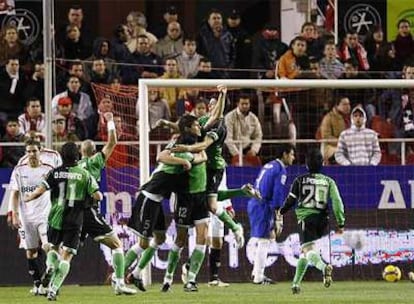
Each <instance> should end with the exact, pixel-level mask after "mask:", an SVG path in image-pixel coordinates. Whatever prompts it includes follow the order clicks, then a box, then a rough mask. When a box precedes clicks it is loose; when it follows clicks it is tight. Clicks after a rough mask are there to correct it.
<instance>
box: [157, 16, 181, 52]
mask: <svg viewBox="0 0 414 304" xmlns="http://www.w3.org/2000/svg"><path fill="white" fill-rule="evenodd" d="M182 51H183V37H182V30H181V25H180V24H179V23H178V22H176V21H172V22H170V23H168V26H167V35H165V37H163V38H162V39H160V40H158V42H157V43H156V44H155V53H156V54H157V55H158V56H160V57H161V58H162V59H165V58H168V57H177V56H178V55H179V54H181V52H182Z"/></svg>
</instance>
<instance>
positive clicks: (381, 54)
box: [372, 43, 401, 79]
mask: <svg viewBox="0 0 414 304" xmlns="http://www.w3.org/2000/svg"><path fill="white" fill-rule="evenodd" d="M372 70H374V71H378V73H377V78H385V79H398V78H400V77H401V72H399V70H400V69H399V66H398V63H397V60H396V57H395V47H394V44H392V43H385V44H382V45H381V46H380V48H379V50H378V54H377V57H376V64H375V65H374V66H373V67H372Z"/></svg>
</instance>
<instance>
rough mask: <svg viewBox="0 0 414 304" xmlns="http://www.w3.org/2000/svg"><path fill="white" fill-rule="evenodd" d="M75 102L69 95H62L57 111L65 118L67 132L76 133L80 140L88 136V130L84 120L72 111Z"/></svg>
mask: <svg viewBox="0 0 414 304" xmlns="http://www.w3.org/2000/svg"><path fill="white" fill-rule="evenodd" d="M72 109H73V102H72V100H71V99H70V98H69V97H61V98H59V100H58V102H57V113H56V114H55V115H60V116H61V117H64V118H65V133H64V134H75V135H76V136H77V137H78V138H79V139H80V140H84V139H85V138H86V137H87V134H88V133H87V130H86V128H85V124H84V122H82V121H81V120H80V119H79V118H78V117H77V115H76V114H75V113H74V112H73V111H72Z"/></svg>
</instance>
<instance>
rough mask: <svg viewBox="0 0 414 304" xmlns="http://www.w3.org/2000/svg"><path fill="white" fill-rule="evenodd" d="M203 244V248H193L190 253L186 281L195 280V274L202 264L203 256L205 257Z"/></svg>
mask: <svg viewBox="0 0 414 304" xmlns="http://www.w3.org/2000/svg"><path fill="white" fill-rule="evenodd" d="M205 251H206V250H205V246H204V250H200V248H197V247H196V248H195V249H194V250H193V253H192V254H191V258H190V270H189V271H188V281H189V282H195V279H196V276H197V274H198V272H199V271H200V268H201V265H202V264H203V261H204V257H205V255H206V254H205Z"/></svg>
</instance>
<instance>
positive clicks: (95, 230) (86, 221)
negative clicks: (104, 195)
mask: <svg viewBox="0 0 414 304" xmlns="http://www.w3.org/2000/svg"><path fill="white" fill-rule="evenodd" d="M112 231H113V230H112V227H111V226H109V225H108V224H107V223H106V221H105V219H104V217H103V216H102V215H101V214H100V213H99V212H98V211H97V209H96V208H93V207H90V208H87V209H85V211H84V214H83V227H82V234H84V235H89V236H90V237H92V238H93V239H95V238H96V237H100V236H105V235H108V234H110V233H112Z"/></svg>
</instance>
